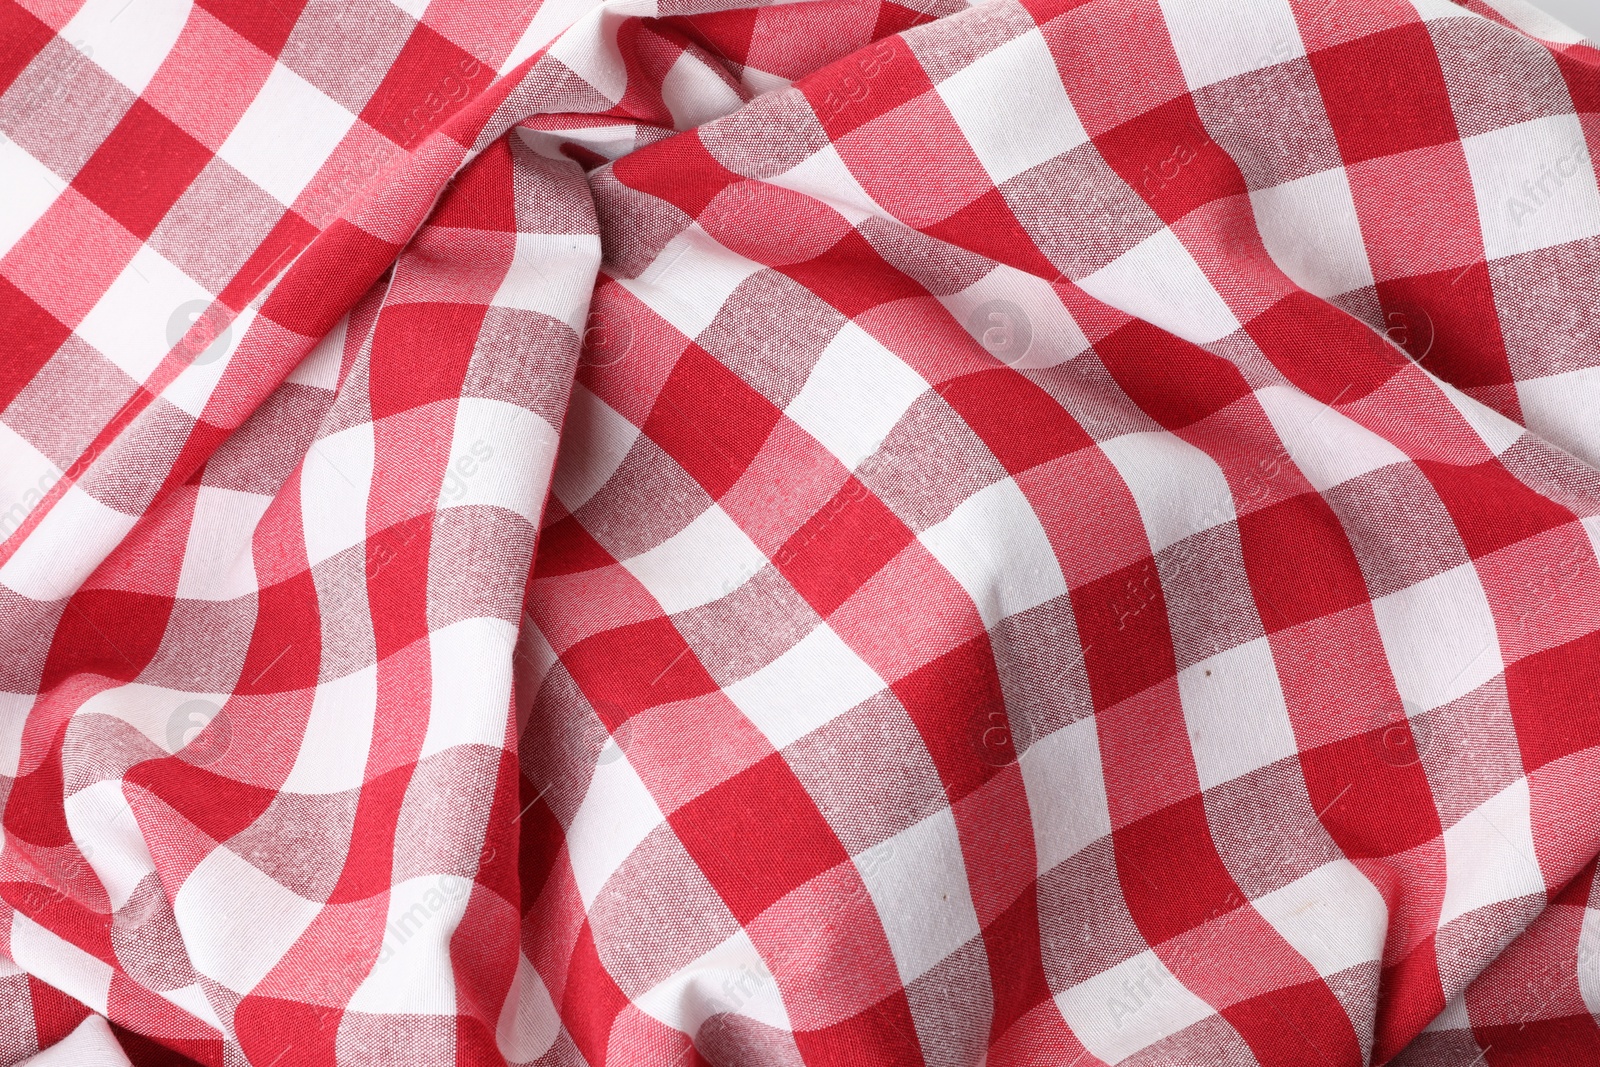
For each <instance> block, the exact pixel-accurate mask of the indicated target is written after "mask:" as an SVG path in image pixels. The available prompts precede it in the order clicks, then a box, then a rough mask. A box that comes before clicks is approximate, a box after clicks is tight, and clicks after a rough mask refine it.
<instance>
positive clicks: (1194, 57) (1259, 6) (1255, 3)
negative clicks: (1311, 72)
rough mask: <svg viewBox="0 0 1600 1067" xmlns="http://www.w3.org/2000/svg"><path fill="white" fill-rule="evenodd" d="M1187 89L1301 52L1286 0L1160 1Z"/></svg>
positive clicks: (1233, 75) (1298, 35)
mask: <svg viewBox="0 0 1600 1067" xmlns="http://www.w3.org/2000/svg"><path fill="white" fill-rule="evenodd" d="M1161 13H1162V15H1164V16H1165V17H1166V20H1167V31H1168V32H1169V33H1171V35H1172V47H1173V49H1174V50H1176V51H1177V53H1178V65H1179V66H1181V67H1182V68H1183V76H1184V79H1185V80H1186V81H1188V83H1189V88H1191V89H1199V88H1200V87H1202V86H1205V85H1211V84H1213V83H1215V82H1219V81H1224V80H1226V79H1228V78H1233V77H1236V76H1238V75H1240V74H1245V73H1248V72H1249V71H1252V70H1260V69H1262V68H1263V67H1270V66H1272V65H1273V64H1276V63H1282V62H1285V61H1286V60H1290V59H1295V58H1297V57H1299V56H1303V55H1305V54H1306V46H1305V45H1304V43H1302V42H1301V40H1300V29H1299V26H1298V25H1297V24H1296V23H1295V18H1294V9H1293V8H1291V7H1290V6H1289V0H1246V2H1244V3H1240V2H1239V0H1161Z"/></svg>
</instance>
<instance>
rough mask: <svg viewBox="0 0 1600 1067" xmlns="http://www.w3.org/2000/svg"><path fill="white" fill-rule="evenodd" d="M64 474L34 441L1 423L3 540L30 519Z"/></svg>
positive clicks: (0, 532) (0, 514)
mask: <svg viewBox="0 0 1600 1067" xmlns="http://www.w3.org/2000/svg"><path fill="white" fill-rule="evenodd" d="M62 473H63V472H62V470H61V468H60V467H57V466H56V465H55V464H54V463H51V462H50V460H49V458H48V457H46V456H45V454H44V453H43V452H40V451H39V450H38V449H37V448H34V447H33V443H32V442H31V441H29V440H28V439H27V438H26V437H23V436H22V435H21V434H19V433H17V431H15V430H13V429H12V428H11V427H10V425H8V424H7V423H5V422H0V541H4V540H5V539H6V538H8V537H10V536H11V535H12V534H13V533H15V532H16V530H17V527H19V526H21V525H22V524H23V523H24V522H26V521H27V519H28V516H29V515H30V514H32V513H33V509H34V508H36V507H38V506H39V503H40V501H42V500H43V499H44V498H45V494H47V493H49V492H50V490H51V489H52V488H54V487H55V484H56V483H57V482H59V481H60V480H61V475H62Z"/></svg>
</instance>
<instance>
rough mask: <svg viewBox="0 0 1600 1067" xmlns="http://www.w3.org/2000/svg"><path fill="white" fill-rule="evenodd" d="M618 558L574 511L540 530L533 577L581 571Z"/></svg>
mask: <svg viewBox="0 0 1600 1067" xmlns="http://www.w3.org/2000/svg"><path fill="white" fill-rule="evenodd" d="M615 562H617V561H616V560H614V559H612V558H611V553H609V552H607V551H606V550H605V549H604V548H602V547H601V545H600V542H598V541H596V540H595V539H594V538H593V537H591V536H590V535H589V531H588V530H586V529H584V528H583V524H582V523H581V522H579V521H578V520H577V519H576V518H575V517H573V516H571V515H567V516H564V517H563V518H560V519H557V520H556V521H555V522H553V523H551V524H550V525H549V526H546V527H545V528H544V529H543V530H541V531H539V546H538V550H537V551H536V552H535V553H534V557H533V579H534V581H538V580H539V579H540V578H554V577H557V576H559V575H563V574H580V573H582V572H583V571H592V570H597V569H599V568H601V567H608V566H610V565H611V564H613V563H615Z"/></svg>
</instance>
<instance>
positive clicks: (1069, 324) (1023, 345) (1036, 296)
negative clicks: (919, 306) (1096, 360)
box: [939, 263, 1089, 370]
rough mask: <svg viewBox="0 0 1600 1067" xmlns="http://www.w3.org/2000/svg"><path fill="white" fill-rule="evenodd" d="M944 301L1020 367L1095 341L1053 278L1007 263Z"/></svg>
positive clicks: (992, 349) (987, 346) (989, 347)
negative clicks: (1085, 332) (1085, 331)
mask: <svg viewBox="0 0 1600 1067" xmlns="http://www.w3.org/2000/svg"><path fill="white" fill-rule="evenodd" d="M939 302H940V303H941V304H943V305H944V306H945V308H946V309H947V310H948V311H949V312H950V314H951V315H952V316H953V317H954V318H955V320H956V321H957V322H959V323H961V325H962V326H964V327H966V330H967V332H968V333H969V334H971V335H972V339H973V340H974V341H976V342H978V344H979V345H981V346H983V349H984V350H985V351H986V352H988V353H989V354H990V355H992V356H994V357H995V358H996V359H998V360H1000V361H1001V362H1002V363H1004V364H1006V365H1007V366H1009V367H1015V368H1017V369H1018V370H1033V369H1036V368H1039V367H1054V366H1057V365H1059V364H1061V363H1065V362H1066V361H1067V360H1069V359H1072V358H1073V357H1075V356H1077V355H1078V354H1079V353H1081V352H1083V351H1085V350H1086V349H1087V348H1088V347H1089V339H1088V338H1087V337H1086V336H1084V333H1083V329H1082V327H1080V326H1079V325H1078V321H1077V320H1076V319H1074V318H1073V317H1072V312H1070V311H1068V310H1067V307H1066V305H1065V304H1063V303H1062V302H1061V298H1060V297H1059V296H1057V295H1056V291H1055V289H1054V287H1052V286H1051V284H1050V283H1049V282H1047V281H1045V280H1044V279H1043V278H1041V277H1039V276H1038V275H1035V274H1029V273H1027V272H1026V271H1020V270H1018V269H1017V268H1015V267H1011V266H1007V265H1006V264H1004V263H997V264H995V267H994V269H993V270H991V271H990V272H989V273H988V274H985V275H984V276H983V277H982V278H980V279H979V280H978V281H976V282H974V283H973V284H972V285H969V286H967V287H966V288H965V289H963V290H961V291H960V292H959V293H952V294H950V295H949V296H941V297H939ZM996 330H999V331H1000V332H999V334H998V335H997V334H996V333H995V331H996Z"/></svg>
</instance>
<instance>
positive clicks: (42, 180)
mask: <svg viewBox="0 0 1600 1067" xmlns="http://www.w3.org/2000/svg"><path fill="white" fill-rule="evenodd" d="M66 188H67V183H66V182H64V181H62V180H61V179H60V178H58V177H56V174H55V171H53V170H51V169H50V168H49V167H47V166H45V165H44V164H43V163H40V162H39V161H38V160H37V159H34V158H33V157H32V156H30V155H29V154H28V152H27V150H26V149H24V148H23V147H22V146H21V145H19V144H18V143H17V142H15V141H12V140H9V139H6V140H0V256H4V255H5V254H6V253H7V252H9V251H11V246H12V245H14V244H16V243H17V242H18V241H20V240H22V237H23V235H24V234H26V233H27V232H28V231H29V230H31V229H32V228H33V224H34V223H36V222H38V221H39V220H40V219H42V218H43V217H44V214H45V212H47V211H49V210H50V205H51V204H54V203H55V202H56V197H57V196H59V195H61V193H62V192H63V191H65V190H66Z"/></svg>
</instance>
